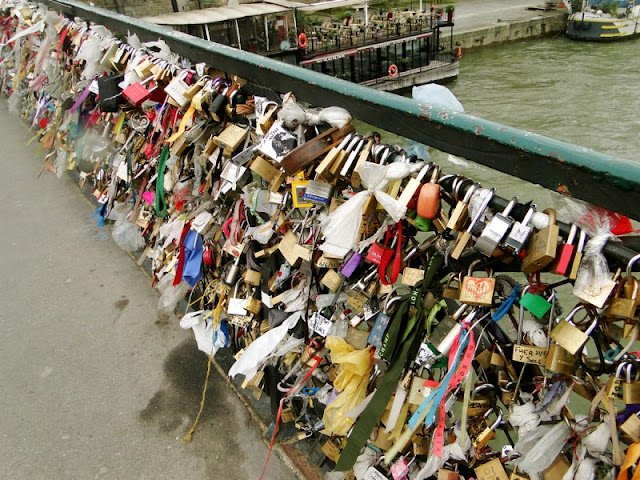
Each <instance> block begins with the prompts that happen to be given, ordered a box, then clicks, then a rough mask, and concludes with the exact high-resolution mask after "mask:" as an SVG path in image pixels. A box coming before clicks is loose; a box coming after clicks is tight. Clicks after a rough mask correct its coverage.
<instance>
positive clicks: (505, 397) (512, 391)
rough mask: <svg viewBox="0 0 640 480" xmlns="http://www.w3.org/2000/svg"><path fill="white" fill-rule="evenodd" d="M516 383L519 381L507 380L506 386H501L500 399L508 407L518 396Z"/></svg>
mask: <svg viewBox="0 0 640 480" xmlns="http://www.w3.org/2000/svg"><path fill="white" fill-rule="evenodd" d="M545 357H546V355H545ZM516 385H517V382H507V383H506V384H505V386H504V387H500V399H501V400H502V403H503V404H504V406H505V407H507V408H509V406H510V405H511V404H512V403H513V401H514V400H515V398H516Z"/></svg>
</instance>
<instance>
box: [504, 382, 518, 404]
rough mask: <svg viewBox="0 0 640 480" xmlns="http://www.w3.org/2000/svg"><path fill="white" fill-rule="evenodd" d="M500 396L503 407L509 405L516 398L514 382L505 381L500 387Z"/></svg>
mask: <svg viewBox="0 0 640 480" xmlns="http://www.w3.org/2000/svg"><path fill="white" fill-rule="evenodd" d="M500 396H501V400H502V403H503V404H504V406H505V407H509V405H511V403H513V401H514V399H515V398H516V382H507V384H506V385H505V386H504V387H500Z"/></svg>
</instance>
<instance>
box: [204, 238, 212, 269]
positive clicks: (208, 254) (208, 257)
mask: <svg viewBox="0 0 640 480" xmlns="http://www.w3.org/2000/svg"><path fill="white" fill-rule="evenodd" d="M202 261H203V262H204V264H205V265H213V252H212V251H211V245H209V243H208V242H207V243H206V244H205V246H204V248H203V249H202Z"/></svg>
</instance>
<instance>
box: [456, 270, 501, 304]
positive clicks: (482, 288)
mask: <svg viewBox="0 0 640 480" xmlns="http://www.w3.org/2000/svg"><path fill="white" fill-rule="evenodd" d="M480 262H481V260H475V261H473V262H472V263H471V265H469V271H468V272H467V276H466V277H464V278H463V279H462V285H461V286H460V302H461V303H466V304H467V305H478V306H481V307H490V306H491V305H492V304H493V292H494V290H495V288H496V279H495V278H493V271H491V270H490V271H489V276H488V277H474V276H473V275H472V274H473V268H474V267H475V266H476V265H477V264H478V263H480Z"/></svg>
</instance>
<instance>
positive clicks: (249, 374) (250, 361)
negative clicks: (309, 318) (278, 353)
mask: <svg viewBox="0 0 640 480" xmlns="http://www.w3.org/2000/svg"><path fill="white" fill-rule="evenodd" d="M301 318H302V312H296V313H294V314H293V315H291V316H290V317H289V318H287V319H286V320H285V321H284V322H282V324H281V325H279V326H277V327H275V328H272V329H271V330H269V331H268V332H266V333H265V334H264V335H261V336H260V337H258V338H257V339H256V341H254V342H251V345H249V346H248V347H247V349H246V350H245V351H244V353H243V354H242V355H241V356H240V358H238V360H236V362H235V363H234V364H233V365H231V368H230V369H229V377H230V378H233V377H235V376H236V375H244V376H245V377H246V378H253V377H255V375H256V373H258V367H259V366H260V365H262V364H263V363H264V362H265V360H266V359H267V358H268V357H269V355H270V354H271V353H272V352H273V351H274V350H276V348H278V345H279V344H280V342H282V340H284V338H285V337H286V336H287V332H288V331H289V329H290V328H293V327H295V326H296V324H297V323H298V321H299V320H300V319H301Z"/></svg>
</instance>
